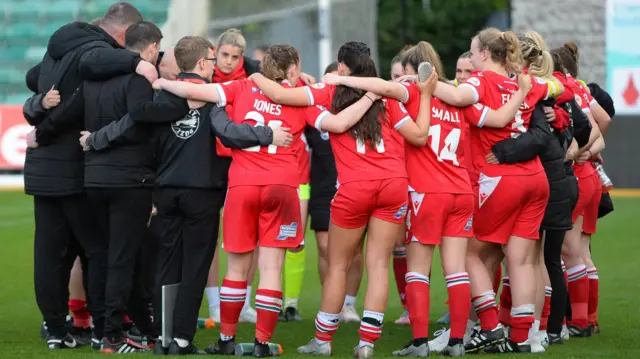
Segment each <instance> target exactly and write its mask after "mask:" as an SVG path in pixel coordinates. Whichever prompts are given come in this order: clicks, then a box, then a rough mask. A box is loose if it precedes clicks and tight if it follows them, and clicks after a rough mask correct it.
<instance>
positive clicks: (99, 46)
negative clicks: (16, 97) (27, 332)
mask: <svg viewBox="0 0 640 359" xmlns="http://www.w3.org/2000/svg"><path fill="white" fill-rule="evenodd" d="M141 20H142V17H141V15H140V13H139V12H138V11H137V10H136V9H135V8H134V7H133V6H131V5H130V4H127V3H117V4H115V5H113V6H111V7H110V8H109V10H108V11H107V13H106V14H105V16H104V18H103V19H102V21H101V23H100V26H99V27H98V26H93V25H89V24H86V23H80V22H74V23H71V24H68V25H65V26H63V27H62V28H60V29H59V30H58V31H56V32H55V33H54V34H53V35H52V36H51V39H50V40H49V44H48V47H47V52H46V54H45V55H44V57H43V60H42V62H41V63H40V64H38V65H36V66H35V67H34V68H32V69H31V70H29V72H28V73H27V79H26V80H27V86H28V87H29V88H30V89H31V90H35V91H34V92H35V93H36V95H35V96H34V97H32V98H31V99H29V100H28V101H27V103H25V106H24V109H25V118H26V119H27V121H28V122H29V123H30V124H31V125H34V126H36V130H35V132H34V133H31V134H30V135H29V136H28V137H27V142H28V145H29V148H28V149H27V155H26V160H25V168H24V177H25V192H26V193H27V194H29V195H33V196H34V215H35V240H34V282H35V289H36V301H37V303H38V307H39V308H40V311H41V312H42V315H43V317H44V320H45V322H46V323H47V327H48V330H49V337H48V340H47V345H48V348H49V349H52V350H55V349H60V348H67V347H68V348H74V347H78V346H80V345H82V344H85V343H80V342H77V341H76V337H74V336H73V335H70V334H69V332H68V328H67V327H66V326H65V317H66V315H67V313H68V307H67V300H68V290H67V287H68V283H69V271H70V268H71V266H72V264H73V261H74V259H75V257H76V256H77V255H78V254H80V253H81V252H84V254H85V255H86V258H87V260H88V268H87V271H86V272H85V275H87V276H88V280H87V283H88V287H87V299H88V306H89V310H90V311H91V315H92V317H93V320H94V324H97V325H96V328H100V327H101V325H100V324H99V323H100V322H101V321H103V320H104V319H103V318H104V306H103V304H104V288H105V280H106V275H105V271H106V255H105V254H104V253H105V251H106V241H105V240H104V239H103V237H102V234H101V233H100V232H99V231H96V230H95V228H96V218H95V216H94V213H93V211H92V209H91V206H90V204H89V202H88V200H87V198H86V196H85V193H84V180H83V171H84V154H83V153H82V149H81V147H80V146H79V145H78V133H79V131H80V130H81V129H82V128H83V127H84V120H83V113H82V112H80V113H73V112H70V111H66V109H68V108H69V106H64V105H65V103H66V102H67V101H69V100H70V99H71V97H72V95H73V94H74V92H75V91H76V89H77V88H78V86H79V85H80V83H81V81H82V80H83V79H92V80H100V79H103V78H108V77H111V76H114V75H119V74H123V73H132V72H135V71H138V72H140V73H142V74H146V75H147V76H148V77H149V79H150V80H153V79H154V77H157V73H156V71H155V69H154V67H153V65H151V64H150V63H147V62H144V61H141V58H140V56H139V55H138V54H135V53H132V52H131V51H128V50H125V49H124V48H123V47H122V46H121V45H122V44H123V43H124V32H125V31H126V29H127V28H128V27H129V26H130V25H131V24H133V23H136V22H139V21H141ZM52 88H55V89H57V90H58V91H59V93H60V98H61V103H60V105H59V106H57V107H56V108H54V109H53V110H50V111H49V110H44V109H42V108H40V106H38V105H40V104H41V101H42V96H43V95H44V94H45V93H47V92H48V91H49V90H50V89H52ZM79 248H81V249H79ZM94 334H96V335H97V336H98V337H99V336H100V335H101V333H94Z"/></svg>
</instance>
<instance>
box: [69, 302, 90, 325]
mask: <svg viewBox="0 0 640 359" xmlns="http://www.w3.org/2000/svg"><path fill="white" fill-rule="evenodd" d="M69 310H70V311H71V315H72V316H73V326H74V327H79V328H88V327H89V326H90V325H91V314H90V313H89V310H87V301H86V300H82V299H69Z"/></svg>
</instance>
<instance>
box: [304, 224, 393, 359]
mask: <svg viewBox="0 0 640 359" xmlns="http://www.w3.org/2000/svg"><path fill="white" fill-rule="evenodd" d="M365 228H366V226H362V227H359V228H342V227H339V226H337V225H336V224H334V223H333V222H330V223H329V238H328V241H327V272H326V274H325V276H324V283H323V285H322V301H321V303H320V311H319V312H318V315H317V316H316V320H315V323H316V324H315V325H316V336H315V338H314V339H312V340H311V341H309V343H307V344H306V345H304V346H301V347H299V348H298V350H297V351H298V353H300V354H315V355H331V340H332V338H333V335H334V334H335V332H336V330H338V324H339V322H340V311H341V308H342V306H343V304H344V297H345V294H346V291H347V276H348V273H349V268H350V267H351V263H352V261H353V258H354V256H355V254H356V251H357V250H358V248H359V247H360V246H361V241H362V235H363V234H364V230H365ZM392 246H393V244H392ZM388 255H389V256H390V255H391V253H390V252H389V254H388ZM386 266H387V268H388V266H389V264H388V257H387V264H386ZM370 278H371V277H370ZM372 281H374V280H373V279H372Z"/></svg>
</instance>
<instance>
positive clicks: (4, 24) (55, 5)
mask: <svg viewBox="0 0 640 359" xmlns="http://www.w3.org/2000/svg"><path fill="white" fill-rule="evenodd" d="M114 2H115V0H0V10H1V13H2V16H0V104H22V103H24V101H25V100H26V99H27V98H28V97H29V96H30V95H31V93H30V92H29V90H28V89H27V87H26V85H25V83H24V75H25V73H26V72H27V70H28V69H29V68H31V67H32V66H34V65H35V64H37V63H38V62H39V61H40V60H41V59H42V56H43V55H44V53H45V51H46V46H47V41H48V40H49V37H50V36H51V34H52V33H53V32H55V31H56V30H57V29H58V28H60V27H61V26H63V25H65V24H67V23H69V22H72V21H76V20H78V21H91V20H93V19H95V18H97V17H100V16H102V15H104V13H105V11H106V10H107V8H108V7H109V6H110V5H111V4H113V3H114ZM169 3H170V0H136V1H132V4H133V5H135V6H136V7H137V8H138V10H140V12H141V13H142V16H143V17H144V19H145V20H148V21H153V22H155V23H156V24H158V25H161V24H163V23H164V22H165V21H166V20H167V15H168V14H167V12H168V9H169Z"/></svg>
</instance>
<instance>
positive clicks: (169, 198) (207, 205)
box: [154, 188, 226, 340]
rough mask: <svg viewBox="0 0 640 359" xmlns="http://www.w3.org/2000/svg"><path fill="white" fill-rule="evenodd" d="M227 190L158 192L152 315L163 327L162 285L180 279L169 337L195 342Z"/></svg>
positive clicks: (172, 190)
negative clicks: (158, 236)
mask: <svg viewBox="0 0 640 359" xmlns="http://www.w3.org/2000/svg"><path fill="white" fill-rule="evenodd" d="M225 194H226V190H199V189H186V188H185V189H177V188H160V189H158V191H157V192H156V196H155V200H154V202H155V204H156V207H157V208H158V216H157V217H158V218H159V223H160V225H161V226H162V227H163V229H162V233H163V235H162V237H161V239H160V248H159V251H158V263H157V279H156V284H157V288H156V301H155V304H154V310H155V319H156V323H157V324H158V328H160V327H161V326H160V325H161V320H162V307H161V305H160V304H161V302H160V301H161V289H162V286H163V285H168V284H175V283H180V288H179V290H178V296H177V298H176V306H175V311H174V314H173V336H174V338H180V339H185V340H193V337H194V335H195V332H196V323H197V320H198V312H199V310H200V304H201V303H202V297H203V294H204V288H205V286H206V284H207V277H208V275H209V267H210V266H211V261H212V260H213V254H214V251H215V249H216V244H217V238H218V236H217V234H218V229H219V227H220V209H221V208H222V206H223V204H224V200H225Z"/></svg>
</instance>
